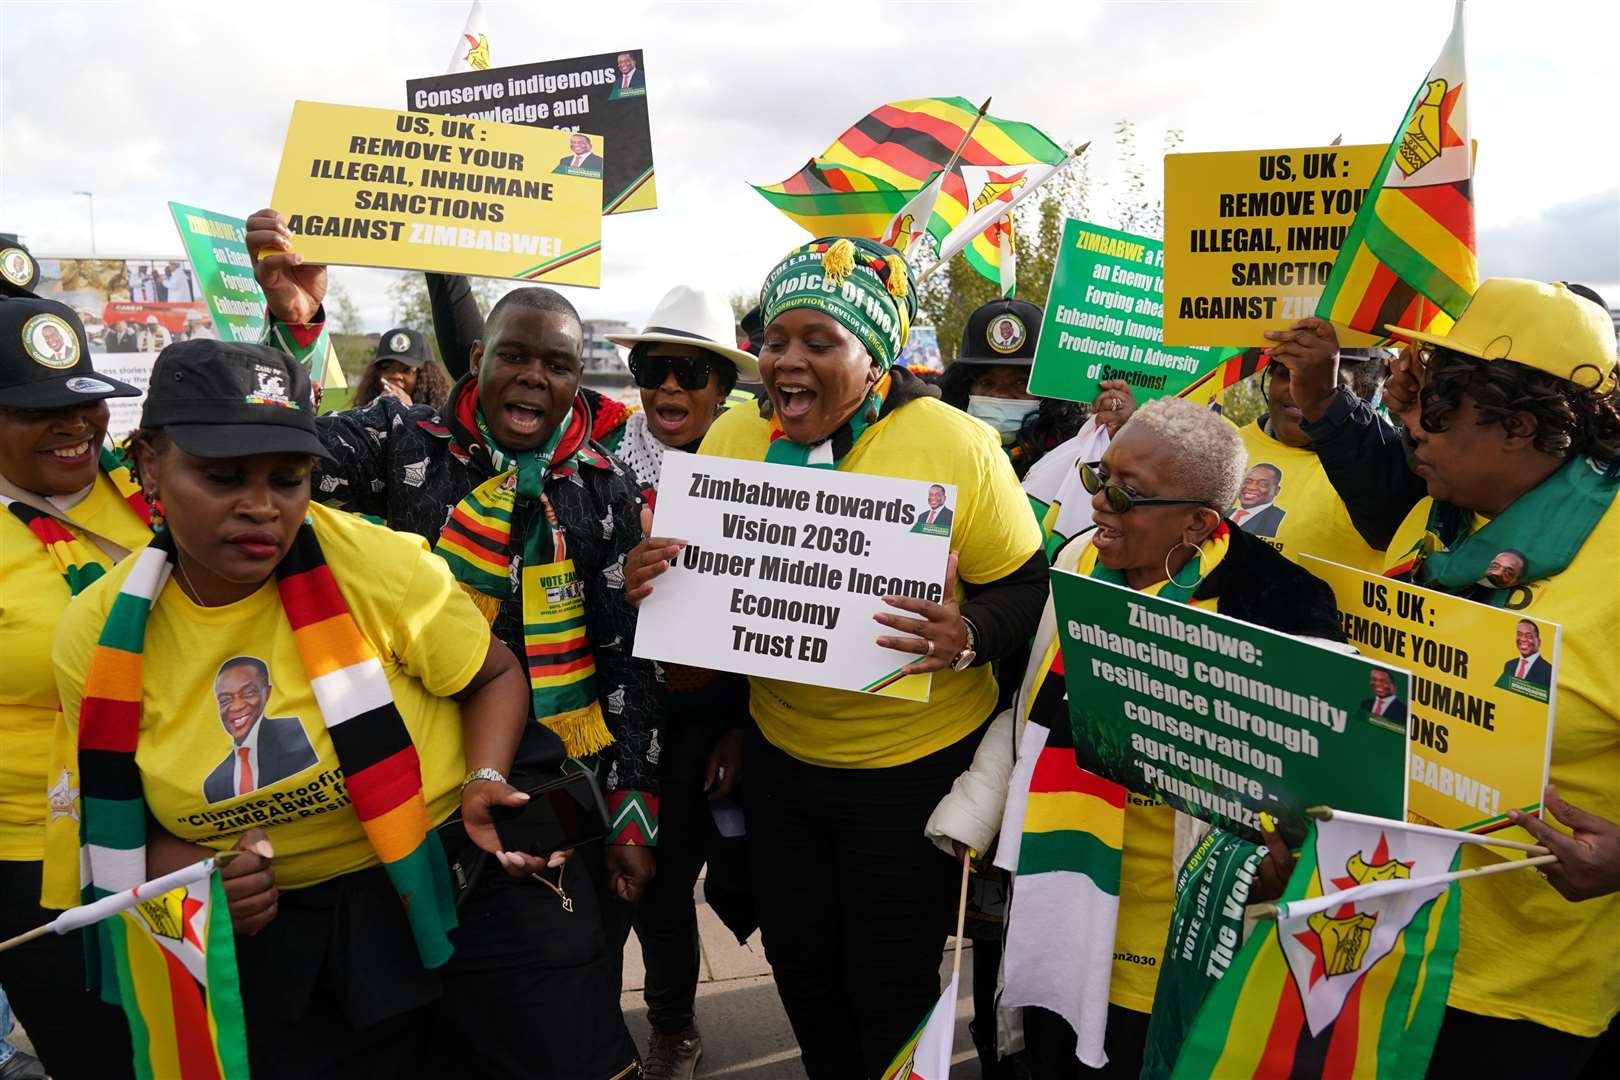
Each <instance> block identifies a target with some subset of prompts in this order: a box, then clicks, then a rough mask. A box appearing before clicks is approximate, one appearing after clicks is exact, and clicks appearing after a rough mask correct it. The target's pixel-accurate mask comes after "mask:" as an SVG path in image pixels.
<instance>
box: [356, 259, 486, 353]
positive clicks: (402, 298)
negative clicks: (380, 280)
mask: <svg viewBox="0 0 1620 1080" xmlns="http://www.w3.org/2000/svg"><path fill="white" fill-rule="evenodd" d="M467 280H468V281H469V282H470V283H471V284H472V291H473V296H474V297H475V298H476V299H477V300H478V310H480V311H482V312H484V313H485V314H486V315H487V314H488V313H489V309H490V308H492V307H494V306H495V301H497V300H499V299H500V298H501V297H503V296H505V295H506V294H507V293H509V292H511V291H512V290H513V289H515V288H517V283H516V282H511V281H507V280H505V279H504V278H485V277H473V278H468V279H467ZM388 299H389V300H391V301H392V302H393V305H394V322H395V323H396V324H397V325H399V326H405V327H409V328H410V329H412V330H416V331H419V332H421V333H422V334H423V335H424V336H426V338H427V339H428V347H429V348H430V349H432V350H433V355H434V356H436V357H437V356H438V355H439V350H438V343H437V342H436V341H435V340H434V337H433V306H432V305H431V304H430V303H428V292H427V278H426V277H425V276H424V275H422V274H416V273H406V274H401V275H399V277H398V278H396V279H394V282H393V284H391V285H389V286H388ZM441 359H442V358H441Z"/></svg>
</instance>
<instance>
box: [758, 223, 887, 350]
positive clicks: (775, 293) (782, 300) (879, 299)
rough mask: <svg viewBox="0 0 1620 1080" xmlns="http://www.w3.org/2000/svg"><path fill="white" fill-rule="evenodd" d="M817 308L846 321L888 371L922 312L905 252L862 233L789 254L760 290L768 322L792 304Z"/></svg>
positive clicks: (824, 240)
mask: <svg viewBox="0 0 1620 1080" xmlns="http://www.w3.org/2000/svg"><path fill="white" fill-rule="evenodd" d="M799 307H811V308H816V309H817V310H819V311H824V312H826V313H827V314H828V315H831V316H832V317H833V318H835V319H837V320H838V321H839V322H841V323H843V324H844V326H845V328H846V329H848V330H849V332H850V333H852V334H854V335H855V336H856V337H857V338H860V340H861V344H863V345H865V346H866V351H867V352H869V353H871V354H872V357H873V359H875V360H876V361H877V362H878V366H879V367H881V368H882V369H883V370H884V371H888V370H889V368H890V367H892V366H894V362H895V360H896V359H897V358H898V357H899V356H900V350H901V349H903V348H905V344H906V337H907V336H908V335H909V334H910V333H911V319H912V317H913V316H914V315H916V314H917V290H916V286H915V284H914V283H913V282H912V280H911V267H910V266H908V265H906V260H905V256H903V255H901V254H900V253H899V252H898V251H896V250H894V248H892V247H888V246H887V245H884V244H880V243H878V242H877V241H875V240H866V239H862V238H859V237H848V236H842V237H840V236H829V237H824V238H822V239H820V240H814V241H812V242H810V243H808V244H806V245H804V247H801V248H797V249H795V250H794V251H792V252H790V253H789V254H788V257H787V258H785V259H783V260H782V261H781V262H780V263H778V264H777V265H776V269H774V270H772V271H771V272H770V273H769V274H767V275H765V285H764V287H763V288H761V289H760V291H759V308H760V314H761V316H762V317H763V320H764V322H765V324H766V325H769V324H770V322H771V320H772V319H775V318H776V317H777V316H778V315H780V314H781V313H782V312H784V311H787V310H789V309H791V308H799Z"/></svg>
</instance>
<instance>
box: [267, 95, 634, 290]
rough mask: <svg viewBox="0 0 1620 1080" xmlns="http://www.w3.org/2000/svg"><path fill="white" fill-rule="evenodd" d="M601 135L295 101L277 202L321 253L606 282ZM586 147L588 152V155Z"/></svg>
mask: <svg viewBox="0 0 1620 1080" xmlns="http://www.w3.org/2000/svg"><path fill="white" fill-rule="evenodd" d="M571 139H586V140H587V141H588V142H589V146H588V148H587V149H588V150H589V151H590V153H594V154H596V155H600V154H601V152H602V139H601V136H599V135H592V136H579V135H573V136H571V135H570V134H569V133H568V132H566V131H552V130H549V129H546V128H532V127H525V126H522V125H519V124H495V123H490V122H488V121H484V120H462V119H459V118H455V117H449V116H428V115H426V114H423V113H403V112H396V111H394V110H392V109H367V108H361V107H359V106H354V105H326V104H321V103H319V102H313V101H299V102H294V104H293V111H292V121H291V122H290V123H289V124H288V125H287V142H286V146H285V147H284V148H283V150H282V156H281V169H280V171H279V172H278V173H277V174H276V188H275V193H274V194H273V195H272V200H273V201H272V205H274V206H275V208H276V209H277V210H279V211H280V212H281V213H282V214H284V215H285V216H286V218H287V228H288V230H289V231H290V232H291V233H292V237H293V250H294V251H297V252H298V253H299V254H301V255H303V256H304V258H305V259H307V260H309V261H310V262H317V263H337V264H346V265H351V266H386V267H393V268H396V269H400V270H432V271H438V272H440V273H445V274H477V275H480V276H483V277H505V278H521V279H523V280H526V281H540V282H542V283H544V284H548V285H549V284H562V285H586V286H590V287H592V288H595V287H596V286H597V284H598V283H599V279H600V276H601V264H602V209H601V203H602V181H601V178H600V177H599V176H591V175H587V174H586V173H585V172H584V171H580V170H574V171H568V170H559V168H558V167H557V163H558V161H559V159H564V160H571V159H572V156H574V154H575V151H574V149H573V148H572V147H571V146H570V140H571ZM580 156H585V155H580Z"/></svg>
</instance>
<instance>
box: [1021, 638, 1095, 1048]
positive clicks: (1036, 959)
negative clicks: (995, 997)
mask: <svg viewBox="0 0 1620 1080" xmlns="http://www.w3.org/2000/svg"><path fill="white" fill-rule="evenodd" d="M1037 673H1038V678H1037V679H1036V681H1034V682H1033V683H1032V684H1031V685H1032V686H1034V687H1038V689H1037V690H1036V691H1035V693H1034V695H1033V698H1034V700H1033V702H1032V703H1031V705H1030V711H1029V716H1030V719H1029V720H1028V722H1026V723H1025V725H1024V731H1023V734H1022V735H1021V736H1020V738H1019V746H1018V758H1017V764H1016V765H1015V766H1014V769H1013V774H1012V778H1011V780H1010V782H1009V784H1008V797H1007V810H1006V813H1005V814H1004V815H1003V817H1002V825H1001V838H1000V841H999V844H998V846H997V853H996V865H997V866H1000V867H1003V868H1004V869H1008V870H1011V871H1012V872H1013V891H1012V903H1011V906H1010V907H1009V908H1008V910H1007V940H1006V945H1005V946H1004V949H1003V954H1002V955H1003V960H1002V971H1003V973H1004V977H1003V983H1004V985H1003V989H1002V994H1001V1004H1002V1006H1003V1007H1005V1008H1016V1007H1019V1006H1028V1005H1035V1006H1039V1007H1041V1008H1043V1009H1050V1010H1051V1011H1052V1012H1055V1013H1057V1014H1058V1015H1059V1016H1062V1017H1063V1018H1064V1019H1065V1020H1066V1021H1068V1023H1069V1026H1070V1027H1071V1028H1073V1029H1074V1032H1075V1036H1076V1046H1075V1054H1076V1055H1077V1056H1078V1057H1079V1058H1080V1060H1081V1061H1082V1062H1084V1063H1085V1064H1087V1065H1089V1066H1091V1067H1092V1068H1094V1069H1099V1068H1102V1067H1103V1066H1104V1065H1105V1064H1107V1061H1108V1057H1107V1055H1106V1053H1104V1050H1103V1040H1104V1036H1105V1033H1106V1031H1107V1026H1108V989H1109V983H1110V980H1111V978H1112V975H1113V965H1114V938H1115V931H1116V929H1117V927H1118V925H1119V880H1120V867H1121V865H1122V861H1123V858H1124V855H1123V849H1124V845H1125V789H1124V788H1123V787H1121V786H1120V785H1119V784H1116V783H1114V782H1112V781H1110V780H1106V779H1104V778H1103V777H1101V776H1097V775H1096V774H1094V773H1090V772H1087V771H1086V770H1084V769H1082V768H1080V766H1079V764H1078V763H1077V762H1076V759H1075V753H1074V736H1073V732H1072V730H1071V728H1070V724H1069V722H1068V715H1067V714H1068V707H1067V705H1066V704H1065V703H1064V695H1065V693H1066V681H1065V679H1064V675H1063V653H1062V652H1061V650H1060V649H1059V642H1058V640H1057V638H1055V637H1054V638H1053V639H1052V642H1051V644H1050V645H1049V646H1048V647H1047V650H1046V652H1045V654H1044V655H1043V656H1042V658H1041V666H1040V668H1038V669H1037ZM1048 717H1051V718H1054V719H1056V720H1057V721H1058V722H1057V723H1055V724H1054V725H1053V727H1051V728H1050V729H1048V728H1046V727H1044V726H1042V725H1041V724H1040V723H1038V722H1037V718H1048Z"/></svg>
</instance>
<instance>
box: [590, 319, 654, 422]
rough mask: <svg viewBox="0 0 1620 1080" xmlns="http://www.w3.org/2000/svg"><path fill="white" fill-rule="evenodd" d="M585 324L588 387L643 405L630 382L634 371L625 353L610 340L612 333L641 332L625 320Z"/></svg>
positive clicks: (601, 320)
mask: <svg viewBox="0 0 1620 1080" xmlns="http://www.w3.org/2000/svg"><path fill="white" fill-rule="evenodd" d="M581 321H582V323H583V325H584V328H585V357H584V359H585V377H584V379H583V380H582V381H583V382H584V384H585V385H586V386H588V387H590V388H591V389H592V390H595V391H596V392H597V393H599V394H603V395H605V396H607V397H611V398H618V399H619V400H620V401H624V402H639V401H640V397H639V396H638V395H637V393H636V388H635V384H634V383H633V382H632V381H631V380H630V368H629V367H628V366H627V365H626V364H625V361H624V354H623V353H622V352H620V351H619V347H618V346H617V345H614V344H613V343H611V342H610V341H608V339H607V336H608V335H609V334H635V333H638V332H639V331H638V329H637V328H636V327H633V326H631V325H630V324H629V323H627V322H625V321H624V320H622V319H584V320H581Z"/></svg>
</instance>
